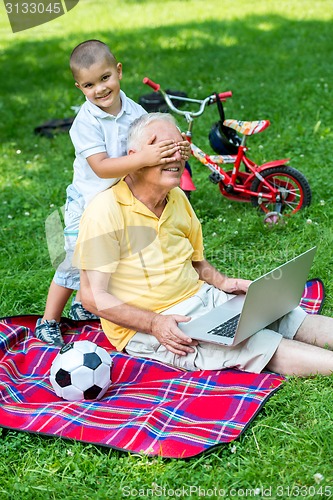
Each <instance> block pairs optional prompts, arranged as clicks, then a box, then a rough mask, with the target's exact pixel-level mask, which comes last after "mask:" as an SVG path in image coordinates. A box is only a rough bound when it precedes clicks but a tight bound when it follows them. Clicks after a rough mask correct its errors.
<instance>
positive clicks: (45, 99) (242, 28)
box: [0, 15, 333, 269]
mask: <svg viewBox="0 0 333 500" xmlns="http://www.w3.org/2000/svg"><path fill="white" fill-rule="evenodd" d="M332 24H333V22H332V21H330V22H321V21H314V20H303V21H301V22H297V21H294V20H290V19H287V18H286V17H282V16H276V15H272V16H248V17H246V18H242V19H239V20H234V21H205V22H200V21H198V22H196V23H193V22H190V23H186V22H183V23H181V24H178V25H177V26H158V27H152V28H151V29H138V30H133V29H129V30H123V29H118V30H112V32H106V31H101V32H98V31H91V32H88V31H86V32H85V33H84V34H83V33H81V34H80V36H69V37H67V38H66V39H61V38H55V37H52V38H51V37H50V38H49V39H47V38H45V39H44V40H43V41H33V40H32V41H29V40H28V41H27V40H24V41H22V40H19V41H15V43H13V44H12V45H10V46H9V47H8V48H7V49H6V51H3V52H2V53H1V54H0V64H1V70H2V74H5V75H6V77H5V78H3V79H2V83H1V98H0V109H1V111H2V117H3V118H4V119H3V120H1V125H0V135H1V139H2V141H1V142H2V145H1V148H2V158H1V159H0V173H1V175H2V174H3V172H4V173H5V176H6V182H4V183H2V188H1V191H2V200H4V201H5V202H6V203H7V205H3V204H0V217H1V220H3V221H5V222H4V228H3V230H4V231H5V236H6V239H7V240H8V241H9V240H10V241H11V250H10V254H11V255H12V265H15V263H19V264H18V267H19V268H20V267H21V268H22V269H25V268H26V267H25V258H26V255H27V253H28V255H29V269H30V268H31V266H32V267H34V266H35V267H39V266H44V264H45V262H46V261H47V248H46V241H45V233H44V221H45V219H46V217H47V216H48V215H49V213H50V211H51V208H50V205H52V204H55V205H58V206H61V205H62V204H63V202H64V197H65V188H66V186H67V184H68V183H69V182H70V179H71V170H72V159H73V150H72V145H71V143H70V140H69V138H68V137H66V138H65V137H61V138H60V137H59V138H57V139H54V140H49V139H45V138H40V137H37V136H35V135H34V132H33V129H34V127H36V126H37V125H40V124H41V123H43V122H44V121H46V120H49V119H52V118H63V117H67V116H71V115H72V114H73V111H72V110H71V106H74V105H79V104H81V103H82V102H83V96H82V94H80V92H79V91H77V89H75V87H74V83H73V80H72V76H71V74H70V70H69V67H68V58H69V55H70V53H71V51H72V49H73V47H74V46H75V45H77V44H78V43H80V42H81V41H83V40H84V39H89V38H98V39H101V40H103V41H104V42H106V43H107V44H108V45H109V46H110V47H111V49H112V50H113V51H114V53H115V54H116V56H117V57H118V58H119V60H120V61H121V62H122V63H123V66H124V79H123V81H122V88H123V89H124V90H125V92H126V93H127V94H128V95H129V96H130V97H132V98H133V99H134V100H138V98H139V96H140V95H142V94H144V93H147V92H150V90H149V89H148V88H147V87H145V86H144V85H143V84H142V78H143V77H144V76H150V77H151V78H152V79H153V80H155V81H158V82H160V83H161V85H162V86H163V87H165V88H174V89H179V90H184V91H186V92H187V93H188V94H189V95H191V96H193V97H204V96H206V95H208V93H210V92H213V91H223V90H229V89H230V90H232V91H233V94H234V98H233V99H232V102H231V101H230V104H228V107H230V108H231V109H232V114H233V116H230V115H229V117H231V118H240V119H257V118H259V117H264V118H270V119H271V120H272V121H273V122H274V127H275V131H276V130H277V131H283V130H284V129H285V128H286V125H285V124H286V123H287V124H288V126H289V128H288V130H284V131H283V133H284V134H285V135H284V141H285V143H287V144H288V145H289V144H290V148H291V149H292V148H294V149H295V150H296V151H297V148H298V137H301V141H302V144H301V146H299V150H300V151H301V149H302V147H304V143H305V142H307V144H308V148H309V150H310V152H311V150H316V154H318V157H321V158H323V157H329V151H330V149H331V148H329V146H328V145H327V144H326V142H325V141H321V142H320V141H318V137H313V134H312V130H313V127H314V125H315V124H316V123H317V122H319V121H321V122H322V123H324V124H326V125H327V130H328V132H327V133H330V123H331V116H330V114H331V111H330V107H329V106H327V100H328V98H329V97H330V98H332V97H331V93H330V92H331V89H330V88H329V87H328V82H329V81H332V76H333V66H332V64H331V63H330V61H331V54H332V51H333V39H332V37H331V33H332V28H333V26H332ZM243 108H244V109H243ZM215 119H216V115H215V116H214V118H213V119H212V115H211V114H210V112H207V117H206V116H203V117H202V119H200V120H198V126H197V129H196V130H197V137H199V136H201V137H202V138H204V141H206V144H207V139H206V138H207V134H208V130H209V127H210V125H211V123H212V121H213V120H215ZM281 133H282V132H281ZM267 138H269V134H268V136H267ZM304 138H306V140H305V139H304ZM260 140H261V139H260ZM268 140H271V141H273V139H268ZM255 141H256V138H254V144H256V142H255ZM265 141H266V136H265ZM280 141H281V139H280ZM198 143H199V144H200V140H198ZM18 149H20V150H22V155H21V156H20V157H18V156H17V154H16V151H17V150H18ZM36 151H37V152H38V154H39V159H37V160H36V161H35V163H36V165H37V166H36V169H35V170H33V169H32V170H31V169H30V170H29V169H28V168H27V163H26V162H27V161H29V160H30V158H31V157H32V156H33V155H35V154H36ZM271 159H273V158H271ZM296 167H297V165H296ZM328 167H329V166H328ZM328 167H325V168H327V171H326V170H325V169H323V170H322V175H327V178H329V175H330V173H329V168H328ZM194 172H195V171H194ZM325 172H326V173H325ZM305 173H306V172H305ZM20 176H22V179H23V180H24V181H25V182H23V180H22V182H18V181H17V178H19V177H20ZM206 177H207V176H206V175H205V174H200V175H198V183H199V184H198V187H199V189H198V193H196V197H197V198H194V201H193V203H194V204H195V199H197V200H198V204H199V205H200V210H203V209H205V210H206V211H207V213H208V214H209V213H212V214H213V215H214V216H216V215H217V213H218V211H220V210H221V209H220V207H219V206H218V204H219V203H223V202H220V200H221V196H220V195H219V193H218V191H217V190H216V193H215V192H214V195H212V196H208V195H207V192H208V190H209V189H212V186H211V185H210V184H208V185H207V180H206ZM27 180H29V182H27ZM203 183H206V184H205V187H204V188H202V187H201V184H203ZM8 203H10V205H11V208H12V210H13V211H14V212H15V214H16V215H15V221H12V220H8V219H7V216H8V213H9V212H8V208H7V207H8ZM31 206H32V207H33V210H32V212H33V215H34V217H35V222H34V223H33V224H31V223H28V220H27V219H26V218H25V216H24V212H25V211H29V210H30V209H31ZM226 207H227V205H226V204H225V205H224V209H225V208H226ZM237 210H238V208H235V212H237ZM249 210H252V209H250V208H249ZM239 213H240V214H242V213H243V212H242V210H241V209H240V212H239ZM38 221H39V224H38ZM245 236H246V235H245ZM29 241H30V242H31V241H33V242H35V243H36V244H37V245H38V246H39V247H40V258H41V260H40V261H39V260H38V259H37V257H36V248H35V249H34V250H32V251H31V255H30V252H29V250H28V246H29V244H31V243H30V242H29ZM4 246H6V242H5V241H4ZM26 252H27V253H26ZM34 252H35V253H34ZM3 259H4V262H6V263H7V262H8V260H7V259H8V255H6V252H5V253H4V257H3ZM34 259H35V260H34ZM0 263H1V259H0ZM6 265H7V264H4V263H1V269H5V268H6Z"/></svg>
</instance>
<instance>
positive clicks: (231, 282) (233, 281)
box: [223, 277, 251, 295]
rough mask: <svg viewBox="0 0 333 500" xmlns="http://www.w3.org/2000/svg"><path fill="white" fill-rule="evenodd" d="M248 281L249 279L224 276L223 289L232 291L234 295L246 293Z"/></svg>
mask: <svg viewBox="0 0 333 500" xmlns="http://www.w3.org/2000/svg"><path fill="white" fill-rule="evenodd" d="M250 283H251V281H250V280H243V279H238V278H227V277H226V278H225V280H224V283H223V291H224V292H226V293H234V294H235V295H239V294H241V293H246V292H247V289H248V288H249V286H250Z"/></svg>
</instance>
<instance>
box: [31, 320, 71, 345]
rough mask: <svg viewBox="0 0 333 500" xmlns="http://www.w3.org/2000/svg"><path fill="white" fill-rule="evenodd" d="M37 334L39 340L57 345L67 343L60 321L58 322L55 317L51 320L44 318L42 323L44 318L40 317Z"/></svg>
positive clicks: (36, 328) (36, 329)
mask: <svg viewBox="0 0 333 500" xmlns="http://www.w3.org/2000/svg"><path fill="white" fill-rule="evenodd" d="M35 336H36V337H37V338H38V339H39V340H42V341H43V342H46V343H47V344H50V345H54V346H56V347H62V346H64V345H65V342H64V339H63V338H62V335H61V330H60V323H57V322H56V321H55V320H54V319H51V320H50V321H48V320H44V322H43V323H42V318H38V320H37V323H36V327H35Z"/></svg>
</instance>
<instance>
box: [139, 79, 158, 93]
mask: <svg viewBox="0 0 333 500" xmlns="http://www.w3.org/2000/svg"><path fill="white" fill-rule="evenodd" d="M142 81H143V83H144V84H145V85H149V87H151V88H152V89H153V90H154V91H155V92H158V91H159V90H160V88H161V85H160V84H159V83H155V82H153V80H150V78H147V77H145V78H144V79H143V80H142Z"/></svg>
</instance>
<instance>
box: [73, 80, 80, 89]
mask: <svg viewBox="0 0 333 500" xmlns="http://www.w3.org/2000/svg"><path fill="white" fill-rule="evenodd" d="M74 85H75V87H76V88H77V89H80V84H79V83H77V82H75V84H74ZM80 90H81V89H80Z"/></svg>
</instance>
